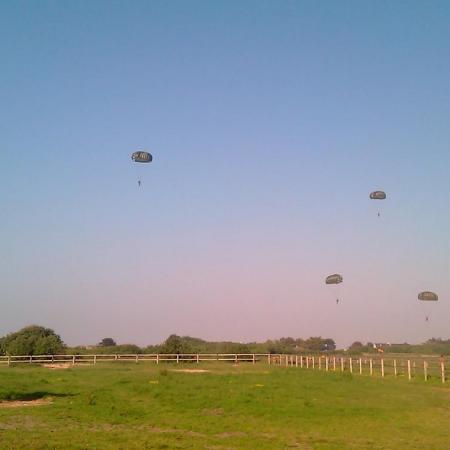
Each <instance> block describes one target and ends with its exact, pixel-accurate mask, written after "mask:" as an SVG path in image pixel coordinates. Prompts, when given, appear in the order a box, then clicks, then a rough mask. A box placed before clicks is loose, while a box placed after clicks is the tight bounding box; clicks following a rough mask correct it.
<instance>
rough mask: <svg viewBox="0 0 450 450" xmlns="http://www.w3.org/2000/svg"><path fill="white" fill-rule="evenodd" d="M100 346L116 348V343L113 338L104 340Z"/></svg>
mask: <svg viewBox="0 0 450 450" xmlns="http://www.w3.org/2000/svg"><path fill="white" fill-rule="evenodd" d="M98 345H99V346H100V347H114V346H115V345H117V344H116V341H115V340H114V339H113V338H110V337H107V338H103V339H102V340H101V341H100V342H99V343H98Z"/></svg>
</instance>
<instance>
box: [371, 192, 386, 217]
mask: <svg viewBox="0 0 450 450" xmlns="http://www.w3.org/2000/svg"><path fill="white" fill-rule="evenodd" d="M369 197H370V199H371V200H386V192H384V191H373V192H371V193H370V196H369ZM380 216H381V213H380V211H378V217H380Z"/></svg>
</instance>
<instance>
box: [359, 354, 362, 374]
mask: <svg viewBox="0 0 450 450" xmlns="http://www.w3.org/2000/svg"><path fill="white" fill-rule="evenodd" d="M359 374H360V375H362V359H361V358H359Z"/></svg>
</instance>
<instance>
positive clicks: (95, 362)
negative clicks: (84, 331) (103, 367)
mask: <svg viewBox="0 0 450 450" xmlns="http://www.w3.org/2000/svg"><path fill="white" fill-rule="evenodd" d="M94 364H97V355H94Z"/></svg>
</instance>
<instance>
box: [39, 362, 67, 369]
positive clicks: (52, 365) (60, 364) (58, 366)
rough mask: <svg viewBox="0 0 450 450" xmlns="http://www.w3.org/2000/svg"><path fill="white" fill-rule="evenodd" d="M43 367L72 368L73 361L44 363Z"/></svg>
mask: <svg viewBox="0 0 450 450" xmlns="http://www.w3.org/2000/svg"><path fill="white" fill-rule="evenodd" d="M41 366H42V367H45V368H46V369H54V370H55V369H56V370H59V369H70V368H71V367H72V364H71V363H57V364H42V365H41Z"/></svg>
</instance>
